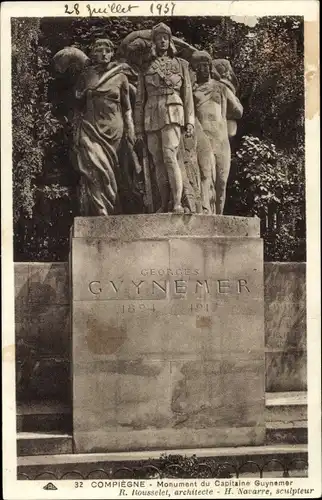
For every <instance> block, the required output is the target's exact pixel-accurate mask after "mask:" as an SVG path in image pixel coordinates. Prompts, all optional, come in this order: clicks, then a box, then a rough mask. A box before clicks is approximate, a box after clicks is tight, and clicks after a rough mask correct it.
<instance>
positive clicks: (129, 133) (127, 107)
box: [120, 76, 135, 144]
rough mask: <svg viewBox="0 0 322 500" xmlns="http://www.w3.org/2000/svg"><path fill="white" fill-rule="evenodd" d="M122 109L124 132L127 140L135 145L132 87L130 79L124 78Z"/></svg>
mask: <svg viewBox="0 0 322 500" xmlns="http://www.w3.org/2000/svg"><path fill="white" fill-rule="evenodd" d="M120 98H121V108H122V113H123V122H124V131H125V136H126V137H127V139H128V140H129V141H130V142H131V143H132V144H133V143H134V138H135V132H134V123H133V116H132V108H131V101H130V86H129V82H128V79H127V78H126V76H124V79H123V82H122V85H121V96H120Z"/></svg>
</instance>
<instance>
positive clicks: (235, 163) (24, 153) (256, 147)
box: [12, 16, 306, 261]
mask: <svg viewBox="0 0 322 500" xmlns="http://www.w3.org/2000/svg"><path fill="white" fill-rule="evenodd" d="M160 20H161V19H160V18H158V21H160ZM162 21H164V22H166V23H167V24H168V25H170V27H171V29H172V32H173V33H174V34H175V35H176V36H179V37H182V38H183V39H184V40H186V41H187V42H189V43H191V44H192V45H195V46H196V47H197V48H203V49H206V50H208V51H209V52H210V53H211V54H212V55H213V56H214V57H217V58H228V59H229V60H230V61H231V63H232V66H233V68H234V70H235V73H236V75H237V78H238V80H239V84H240V90H239V97H240V99H241V102H242V104H243V106H244V117H243V119H242V120H240V122H239V126H238V133H237V136H236V137H235V138H234V140H233V143H232V150H233V158H232V168H231V174H230V178H229V186H228V199H227V203H226V209H225V213H226V214H229V215H234V214H235V215H245V216H253V215H257V216H258V217H260V219H261V231H262V236H263V238H264V251H265V260H279V261H303V260H305V258H306V252H305V169H304V81H303V78H304V66H303V65H304V40H303V19H302V18H299V17H290V16H288V17H262V18H259V19H258V22H257V23H256V24H255V26H248V25H246V24H244V23H239V22H235V21H234V20H232V19H230V18H229V17H221V18H219V17H212V18H207V17H196V18H182V17H181V18H175V17H173V18H163V19H162ZM155 22H156V18H145V19H143V20H142V18H134V17H131V18H84V19H82V18H76V19H75V18H73V19H68V18H60V19H59V18H42V19H39V18H37V19H36V18H16V19H12V125H13V127H12V130H13V190H14V193H13V194H14V207H13V212H14V235H15V238H14V255H15V260H16V261H37V260H38V261H59V260H67V257H68V249H69V229H70V226H71V224H72V221H73V217H74V216H75V215H77V199H76V186H77V182H78V178H77V175H76V173H75V172H74V171H73V168H72V166H71V161H70V158H69V149H68V141H69V137H68V128H67V127H66V121H67V119H68V116H69V113H70V111H71V110H70V109H69V107H68V106H69V103H70V102H71V101H70V99H69V98H68V97H69V91H70V89H69V87H68V82H66V81H65V80H64V79H57V78H54V75H53V71H52V56H53V55H54V54H55V53H56V52H57V51H58V50H60V49H62V48H63V47H65V46H68V45H72V44H73V45H76V46H77V47H79V48H81V49H82V50H84V51H85V52H88V48H89V45H90V43H91V42H92V41H93V39H95V38H96V37H101V36H108V37H109V38H110V39H111V40H112V41H113V42H114V43H115V44H116V45H117V44H118V43H119V42H120V41H121V40H122V39H123V38H124V37H125V36H126V35H127V34H128V33H130V32H131V31H133V30H134V29H145V28H151V27H152V26H153V24H155Z"/></svg>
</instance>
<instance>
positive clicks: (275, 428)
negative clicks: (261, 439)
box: [266, 420, 308, 444]
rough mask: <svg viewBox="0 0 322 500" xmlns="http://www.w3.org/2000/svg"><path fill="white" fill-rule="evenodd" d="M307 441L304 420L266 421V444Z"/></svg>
mask: <svg viewBox="0 0 322 500" xmlns="http://www.w3.org/2000/svg"><path fill="white" fill-rule="evenodd" d="M307 442H308V425H307V421H306V420H299V421H291V422H279V421H275V422H267V423H266V443H267V444H275V443H285V444H304V443H307Z"/></svg>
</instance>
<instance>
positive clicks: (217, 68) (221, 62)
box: [212, 59, 238, 89]
mask: <svg viewBox="0 0 322 500" xmlns="http://www.w3.org/2000/svg"><path fill="white" fill-rule="evenodd" d="M212 68H213V71H214V72H216V73H217V74H219V76H220V79H223V80H227V81H228V82H231V83H232V85H233V86H234V87H235V89H236V88H237V87H238V80H237V78H236V75H235V73H234V71H233V68H232V67H231V64H230V62H229V61H228V59H214V60H213V63H212Z"/></svg>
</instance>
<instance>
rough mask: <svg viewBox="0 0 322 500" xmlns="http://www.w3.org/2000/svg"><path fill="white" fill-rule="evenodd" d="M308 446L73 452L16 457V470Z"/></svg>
mask: <svg viewBox="0 0 322 500" xmlns="http://www.w3.org/2000/svg"><path fill="white" fill-rule="evenodd" d="M307 451H308V446H307V444H295V445H292V444H275V445H263V446H237V447H222V448H196V449H167V450H158V451H153V450H150V451H131V452H117V453H77V454H76V453H75V454H59V455H42V456H40V455H38V456H36V455H35V456H24V457H18V462H17V465H18V467H28V466H37V465H49V464H51V465H54V464H57V465H58V464H62V465H63V464H82V463H83V464H89V463H94V464H95V465H97V463H99V462H118V461H121V462H128V461H129V462H134V461H140V460H153V459H158V458H160V455H162V454H167V455H185V456H186V457H191V456H193V455H197V456H198V457H200V458H201V457H204V458H206V457H211V458H212V457H214V458H215V457H247V458H248V460H249V457H256V456H262V455H264V456H266V457H267V456H273V457H275V458H276V457H279V456H283V455H298V454H306V453H307Z"/></svg>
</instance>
